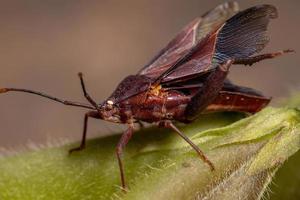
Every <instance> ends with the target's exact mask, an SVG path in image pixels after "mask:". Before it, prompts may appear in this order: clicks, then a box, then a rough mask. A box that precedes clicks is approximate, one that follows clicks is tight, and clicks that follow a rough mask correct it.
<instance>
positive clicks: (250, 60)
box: [233, 49, 294, 66]
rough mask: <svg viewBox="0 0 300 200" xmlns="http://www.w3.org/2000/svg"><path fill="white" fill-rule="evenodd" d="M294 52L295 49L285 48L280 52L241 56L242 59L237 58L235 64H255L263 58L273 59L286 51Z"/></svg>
mask: <svg viewBox="0 0 300 200" xmlns="http://www.w3.org/2000/svg"><path fill="white" fill-rule="evenodd" d="M292 52H294V50H290V49H288V50H283V51H278V52H273V53H266V54H261V55H257V56H253V57H249V58H241V59H236V60H235V61H234V62H233V64H243V65H250V66H251V65H253V64H254V63H257V62H260V61H262V60H266V59H272V58H275V57H277V56H281V55H283V54H285V53H292Z"/></svg>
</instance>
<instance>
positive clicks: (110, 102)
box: [106, 100, 114, 105]
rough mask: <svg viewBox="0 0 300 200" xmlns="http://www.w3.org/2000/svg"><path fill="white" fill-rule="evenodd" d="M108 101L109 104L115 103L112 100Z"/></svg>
mask: <svg viewBox="0 0 300 200" xmlns="http://www.w3.org/2000/svg"><path fill="white" fill-rule="evenodd" d="M106 103H107V104H109V105H113V104H114V102H113V101H112V100H108V101H107V102H106Z"/></svg>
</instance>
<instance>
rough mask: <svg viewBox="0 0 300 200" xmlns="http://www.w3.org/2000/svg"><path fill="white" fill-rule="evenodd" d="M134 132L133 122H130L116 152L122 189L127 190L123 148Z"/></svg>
mask: <svg viewBox="0 0 300 200" xmlns="http://www.w3.org/2000/svg"><path fill="white" fill-rule="evenodd" d="M132 134H133V124H129V127H128V129H127V130H126V131H125V132H124V133H123V134H122V136H121V139H120V140H119V142H118V145H117V148H116V154H117V158H118V164H119V169H120V176H121V185H122V189H123V190H124V191H126V189H127V186H126V181H125V174H124V165H123V162H122V154H123V150H124V148H125V146H126V144H127V143H128V142H129V140H130V138H131V136H132Z"/></svg>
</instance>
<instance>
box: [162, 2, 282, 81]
mask: <svg viewBox="0 0 300 200" xmlns="http://www.w3.org/2000/svg"><path fill="white" fill-rule="evenodd" d="M276 17H277V10H276V8H275V7H274V6H271V5H260V6H254V7H251V8H249V9H246V10H244V11H242V12H239V13H238V14H236V15H234V16H233V17H231V18H230V19H228V20H227V21H226V22H225V23H224V24H222V26H220V28H219V29H218V30H214V31H212V32H211V33H209V34H208V35H207V36H206V38H204V39H201V40H200V41H199V43H198V44H197V45H196V46H195V47H193V49H192V50H191V52H190V54H191V55H189V57H188V58H187V59H186V60H184V61H183V62H182V63H180V64H179V65H178V64H177V65H175V66H172V68H170V69H169V70H168V72H167V73H165V74H163V76H161V78H160V82H162V83H166V82H168V83H170V82H178V81H186V80H187V79H188V77H191V78H193V77H194V76H200V75H202V74H203V73H205V72H207V71H210V70H212V69H214V67H215V66H218V65H219V64H222V63H224V62H226V61H228V60H235V59H243V58H249V57H250V56H252V55H254V54H256V53H258V52H260V51H261V50H262V49H263V48H264V47H265V46H266V44H267V43H268V37H267V34H266V31H267V26H268V24H269V21H270V19H274V18H276Z"/></svg>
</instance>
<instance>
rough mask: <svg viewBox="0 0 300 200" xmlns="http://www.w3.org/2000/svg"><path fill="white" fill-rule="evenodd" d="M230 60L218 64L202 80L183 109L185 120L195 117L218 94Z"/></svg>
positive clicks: (230, 62)
mask: <svg viewBox="0 0 300 200" xmlns="http://www.w3.org/2000/svg"><path fill="white" fill-rule="evenodd" d="M232 62H233V61H232V60H228V61H227V62H226V63H224V64H222V65H219V66H218V67H217V68H216V69H215V71H213V72H211V74H210V75H209V76H208V77H207V79H206V80H205V81H204V82H203V86H202V88H201V89H200V90H199V91H198V92H197V93H196V94H195V95H194V96H193V97H192V99H191V102H190V103H189V104H188V105H187V107H186V109H185V116H186V118H187V120H193V119H195V118H196V117H197V116H198V115H199V114H200V113H201V112H202V111H203V110H204V109H205V108H206V107H207V106H208V105H210V104H211V103H212V102H213V101H214V99H215V98H216V97H217V96H218V94H219V91H220V90H221V89H222V87H223V85H224V81H225V78H226V76H227V74H228V71H229V67H230V66H231V64H232Z"/></svg>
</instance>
